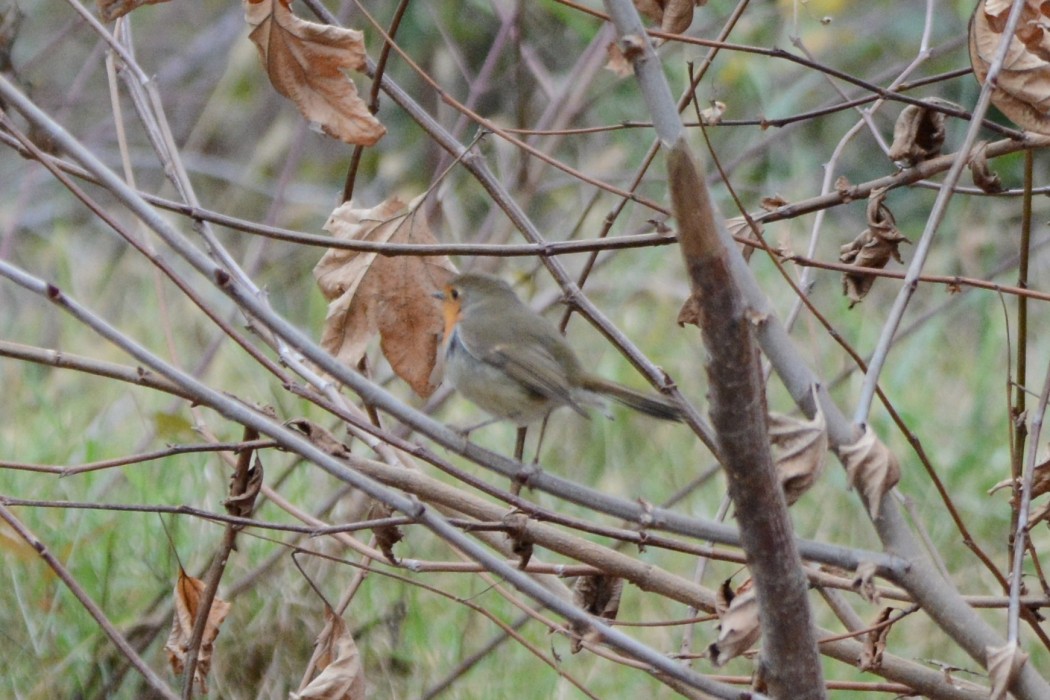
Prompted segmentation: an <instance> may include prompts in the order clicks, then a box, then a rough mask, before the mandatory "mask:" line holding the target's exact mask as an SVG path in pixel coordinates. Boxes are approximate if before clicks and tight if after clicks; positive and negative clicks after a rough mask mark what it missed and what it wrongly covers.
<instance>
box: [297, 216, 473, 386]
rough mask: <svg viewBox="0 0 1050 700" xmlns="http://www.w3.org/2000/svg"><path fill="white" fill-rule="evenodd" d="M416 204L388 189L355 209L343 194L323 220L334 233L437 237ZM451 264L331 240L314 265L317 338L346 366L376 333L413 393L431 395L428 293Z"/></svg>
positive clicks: (437, 310) (433, 330) (433, 309)
mask: <svg viewBox="0 0 1050 700" xmlns="http://www.w3.org/2000/svg"><path fill="white" fill-rule="evenodd" d="M415 204H416V202H413V203H411V204H409V205H407V206H406V205H405V203H404V202H402V201H401V200H399V199H398V198H397V197H393V198H391V199H388V200H387V201H385V202H383V203H382V204H380V205H379V206H377V207H374V208H372V209H356V208H354V207H353V205H352V204H351V203H349V202H347V203H345V204H342V205H340V206H339V207H337V208H336V209H335V211H333V212H332V215H331V216H330V217H329V218H328V222H327V223H325V225H324V228H325V230H327V231H329V232H330V233H332V234H333V235H334V236H335V237H336V238H337V239H340V240H358V241H374V242H389V243H416V244H420V245H426V244H433V243H436V242H437V239H436V238H435V237H434V234H433V233H432V232H431V231H430V228H429V227H428V226H427V224H426V222H425V221H424V220H423V218H422V216H420V215H417V214H416V207H415ZM454 271H455V269H454V268H453V266H452V263H451V261H450V260H449V259H448V257H447V256H444V255H440V256H427V257H424V256H414V255H398V256H380V255H379V254H378V253H358V252H356V251H352V250H344V249H339V248H330V249H329V250H328V252H326V253H325V254H324V257H322V258H321V260H320V262H318V263H317V265H316V266H315V267H314V277H315V278H316V279H317V284H318V286H319V287H320V288H321V292H322V293H323V294H324V296H325V299H327V300H328V301H329V302H330V303H329V304H328V316H327V318H326V319H325V324H324V332H323V333H322V336H321V346H322V347H324V349H325V350H327V351H328V352H330V353H332V354H333V355H335V356H336V357H337V358H338V359H339V360H341V361H342V362H344V363H346V364H347V365H350V366H351V367H352V366H354V365H356V364H357V363H358V362H359V361H360V360H361V358H362V357H364V354H365V349H366V347H367V345H368V342H369V341H370V340H371V339H372V338H373V337H374V336H375V335H376V333H378V334H379V336H380V347H381V349H382V350H383V354H384V355H385V356H386V359H387V361H388V362H389V363H390V366H391V367H392V368H393V370H394V372H396V373H397V375H398V376H399V377H401V378H402V379H404V380H405V381H406V382H408V384H409V386H411V387H412V389H413V391H415V392H416V393H417V394H418V395H420V396H422V397H424V398H425V397H427V396H429V395H430V394H431V393H432V392H433V391H434V389H435V388H436V383H433V382H432V381H431V375H432V373H433V371H434V367H435V364H436V361H437V351H438V345H439V343H440V342H441V335H442V333H443V331H444V323H443V321H442V316H441V303H440V302H439V301H438V300H437V299H435V298H434V297H433V296H431V295H432V294H433V293H434V292H435V291H437V290H439V289H441V287H442V285H443V284H444V283H445V282H446V281H447V280H448V279H449V278H450V277H451V276H452V275H453V273H454ZM435 379H436V378H435Z"/></svg>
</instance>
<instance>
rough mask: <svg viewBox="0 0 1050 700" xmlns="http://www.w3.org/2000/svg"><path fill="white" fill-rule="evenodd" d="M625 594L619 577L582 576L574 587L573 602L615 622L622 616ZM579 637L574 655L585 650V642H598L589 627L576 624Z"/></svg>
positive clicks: (574, 627) (575, 641)
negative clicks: (623, 596) (621, 600)
mask: <svg viewBox="0 0 1050 700" xmlns="http://www.w3.org/2000/svg"><path fill="white" fill-rule="evenodd" d="M622 594H623V579H622V578H620V577H619V576H606V575H604V574H597V575H595V576H580V577H578V578H577V579H576V583H575V584H574V585H573V587H572V602H573V604H575V605H576V607H578V608H580V609H582V610H586V611H587V612H588V613H590V614H591V615H594V616H595V617H600V618H602V619H604V620H615V619H616V617H617V615H619V614H620V596H621V595H622ZM573 629H574V630H575V631H576V634H577V635H579V636H578V637H577V638H576V639H574V640H573V643H572V653H573V654H575V653H577V652H578V651H579V650H580V649H581V648H583V642H584V641H597V639H598V635H597V633H595V632H594V631H593V630H592V629H591V628H590V627H589V626H586V625H579V624H574V625H573Z"/></svg>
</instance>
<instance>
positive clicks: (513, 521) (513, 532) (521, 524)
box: [503, 511, 535, 571]
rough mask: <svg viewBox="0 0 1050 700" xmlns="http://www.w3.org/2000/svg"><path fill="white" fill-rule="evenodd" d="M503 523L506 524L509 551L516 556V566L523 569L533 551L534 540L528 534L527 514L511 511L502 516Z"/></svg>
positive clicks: (530, 558)
mask: <svg viewBox="0 0 1050 700" xmlns="http://www.w3.org/2000/svg"><path fill="white" fill-rule="evenodd" d="M503 524H504V525H506V526H507V538H508V539H509V540H510V551H512V552H514V553H515V554H516V555H517V556H518V568H519V569H521V570H522V571H524V570H525V568H526V567H527V566H528V565H529V561H531V560H532V555H533V553H534V551H535V547H534V546H533V545H534V544H535V542H534V541H533V539H532V537H531V536H530V535H529V516H527V515H525V514H524V513H521V512H519V511H511V512H510V513H507V514H506V515H504V516H503Z"/></svg>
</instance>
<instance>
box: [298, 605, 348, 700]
mask: <svg viewBox="0 0 1050 700" xmlns="http://www.w3.org/2000/svg"><path fill="white" fill-rule="evenodd" d="M324 620H325V622H324V628H323V629H322V630H321V634H319V635H317V641H315V642H314V655H313V658H312V659H311V664H310V665H311V666H312V667H313V668H315V669H317V670H318V671H320V673H319V674H318V675H317V676H316V677H315V678H314V679H313V680H312V681H310V683H309V685H307V686H306V687H305V688H303V689H302V690H300V691H299V692H297V693H292V694H291V696H290V697H291V698H293V700H364V698H365V671H364V667H363V666H362V664H361V653H360V652H359V651H358V650H357V644H355V643H354V638H353V636H352V635H351V634H350V630H349V629H347V627H346V623H345V622H344V621H343V618H342V617H340V616H339V615H336V614H335V612H334V611H333V610H332V609H331V608H330V607H328V606H327V605H326V606H325V608H324Z"/></svg>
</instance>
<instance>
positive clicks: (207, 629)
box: [164, 568, 230, 694]
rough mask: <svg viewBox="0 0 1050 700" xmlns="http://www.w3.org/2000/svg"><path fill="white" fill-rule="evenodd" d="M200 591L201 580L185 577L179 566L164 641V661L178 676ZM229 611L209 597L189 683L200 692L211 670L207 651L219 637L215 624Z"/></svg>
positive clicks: (227, 606) (218, 600)
mask: <svg viewBox="0 0 1050 700" xmlns="http://www.w3.org/2000/svg"><path fill="white" fill-rule="evenodd" d="M203 592H204V581H201V580H200V579H199V578H193V577H192V576H188V575H187V574H186V572H185V571H183V570H182V569H181V568H180V569H179V580H178V581H177V582H176V583H175V615H174V616H173V617H172V620H171V633H170V634H169V635H168V641H167V642H165V643H164V651H166V652H168V663H170V664H171V670H172V671H173V672H174V673H175V675H177V676H179V675H182V672H183V668H184V667H185V664H186V655H187V653H188V652H189V644H190V637H191V636H192V635H193V623H194V620H196V619H197V609H198V607H199V606H200V598H201V593H203ZM229 612H230V604H229V603H227V602H226V601H225V600H222V599H221V598H219V597H218V596H216V597H215V598H214V599H212V603H211V608H210V609H209V610H208V621H207V623H206V624H205V626H204V636H203V637H202V638H201V646H200V650H199V651H198V652H197V667H196V668H195V669H194V671H193V682H194V684H195V685H196V686H197V688H198V689H199V692H200V693H201V694H206V693H207V692H208V684H207V677H208V671H209V670H210V669H211V653H212V649H213V646H214V644H215V638H216V637H217V636H219V626H220V625H221V624H222V621H223V620H225V619H226V615H228V614H229Z"/></svg>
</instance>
